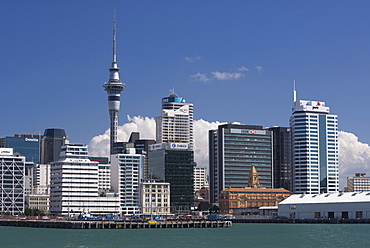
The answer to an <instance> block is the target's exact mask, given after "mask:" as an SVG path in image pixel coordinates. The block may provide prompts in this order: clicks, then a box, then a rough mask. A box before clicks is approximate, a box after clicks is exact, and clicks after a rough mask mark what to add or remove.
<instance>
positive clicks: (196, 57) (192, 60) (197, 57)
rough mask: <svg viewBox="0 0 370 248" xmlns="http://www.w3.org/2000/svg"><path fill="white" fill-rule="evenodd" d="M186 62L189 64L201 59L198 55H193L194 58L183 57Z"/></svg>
mask: <svg viewBox="0 0 370 248" xmlns="http://www.w3.org/2000/svg"><path fill="white" fill-rule="evenodd" d="M184 59H185V60H186V61H189V62H191V63H194V62H195V61H197V60H201V59H202V57H201V56H199V55H195V56H193V57H185V58H184Z"/></svg>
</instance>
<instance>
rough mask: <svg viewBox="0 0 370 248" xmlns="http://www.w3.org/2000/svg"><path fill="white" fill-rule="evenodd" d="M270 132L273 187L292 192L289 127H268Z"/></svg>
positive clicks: (290, 136)
mask: <svg viewBox="0 0 370 248" xmlns="http://www.w3.org/2000/svg"><path fill="white" fill-rule="evenodd" d="M268 130H270V131H272V133H273V135H272V147H273V149H272V150H273V153H272V161H273V165H274V166H273V182H274V184H273V187H274V188H277V189H278V188H284V189H287V190H290V191H292V190H293V187H292V144H291V140H292V133H291V131H290V128H289V127H270V128H268Z"/></svg>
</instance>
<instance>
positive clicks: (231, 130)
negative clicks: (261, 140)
mask: <svg viewBox="0 0 370 248" xmlns="http://www.w3.org/2000/svg"><path fill="white" fill-rule="evenodd" d="M230 133H242V134H262V135H266V130H249V129H230Z"/></svg>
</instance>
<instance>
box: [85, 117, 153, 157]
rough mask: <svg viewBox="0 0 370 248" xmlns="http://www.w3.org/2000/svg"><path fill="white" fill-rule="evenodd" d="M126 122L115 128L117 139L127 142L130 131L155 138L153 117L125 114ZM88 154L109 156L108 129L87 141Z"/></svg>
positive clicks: (145, 137) (141, 136) (144, 136)
mask: <svg viewBox="0 0 370 248" xmlns="http://www.w3.org/2000/svg"><path fill="white" fill-rule="evenodd" d="M127 119H128V123H125V124H124V125H122V126H119V127H118V128H117V140H118V141H119V142H122V141H124V142H127V141H128V139H129V138H130V135H131V133H132V132H140V138H141V139H152V140H155V120H154V118H149V117H141V116H134V117H130V116H127ZM89 154H90V156H92V157H95V156H96V157H107V156H109V129H108V130H106V131H105V132H104V134H101V135H97V136H95V137H93V138H92V139H91V141H90V143H89Z"/></svg>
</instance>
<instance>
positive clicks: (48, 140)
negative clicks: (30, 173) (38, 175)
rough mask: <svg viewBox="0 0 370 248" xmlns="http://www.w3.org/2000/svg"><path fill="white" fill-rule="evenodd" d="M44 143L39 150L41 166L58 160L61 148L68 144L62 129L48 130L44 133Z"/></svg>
mask: <svg viewBox="0 0 370 248" xmlns="http://www.w3.org/2000/svg"><path fill="white" fill-rule="evenodd" d="M43 139H44V141H43V144H42V148H41V164H49V163H51V162H54V161H58V160H59V156H60V150H61V148H62V146H64V145H65V144H66V143H68V139H67V135H66V132H65V131H64V129H60V128H48V129H45V132H44V138H43Z"/></svg>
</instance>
